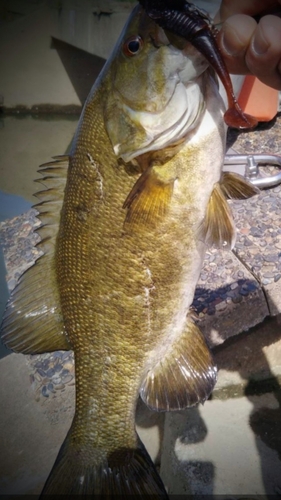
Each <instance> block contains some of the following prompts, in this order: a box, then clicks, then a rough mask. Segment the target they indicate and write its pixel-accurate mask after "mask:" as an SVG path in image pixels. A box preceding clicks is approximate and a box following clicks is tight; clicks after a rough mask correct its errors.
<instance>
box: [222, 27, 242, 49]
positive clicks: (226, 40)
mask: <svg viewBox="0 0 281 500" xmlns="http://www.w3.org/2000/svg"><path fill="white" fill-rule="evenodd" d="M220 45H221V47H222V49H223V50H224V51H225V52H226V54H228V55H229V56H237V55H238V54H240V52H241V50H242V49H243V43H242V42H241V40H240V38H239V37H238V36H237V33H236V31H235V30H234V29H233V28H232V27H231V26H230V25H228V24H227V23H225V24H224V27H223V33H222V34H221V39H220Z"/></svg>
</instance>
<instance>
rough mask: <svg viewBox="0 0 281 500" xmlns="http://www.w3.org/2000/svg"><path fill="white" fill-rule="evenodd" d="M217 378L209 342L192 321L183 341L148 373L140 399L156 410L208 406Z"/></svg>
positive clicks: (178, 340)
mask: <svg viewBox="0 0 281 500" xmlns="http://www.w3.org/2000/svg"><path fill="white" fill-rule="evenodd" d="M216 378H217V369H216V367H215V365H214V362H213V358H212V355H211V353H210V351H209V348H208V346H207V344H206V341H205V338H204V336H203V335H202V333H201V332H200V330H199V328H198V327H197V326H196V325H195V324H194V323H192V321H191V320H190V319H188V320H187V323H186V327H185V330H184V332H183V333H182V335H181V337H180V339H177V340H176V342H175V344H174V345H173V346H172V347H171V349H169V350H168V352H167V354H166V356H164V358H163V359H161V361H159V362H158V363H157V365H156V366H155V367H154V368H153V369H152V370H151V371H149V372H148V374H147V377H146V378H145V380H144V381H143V383H142V386H141V389H140V396H141V398H142V399H143V401H144V402H145V403H146V404H147V406H148V407H149V408H151V409H153V410H158V411H169V410H181V409H184V408H188V407H190V406H193V405H196V404H197V403H202V402H204V401H205V400H206V399H207V398H208V397H209V395H210V393H211V391H212V390H213V387H214V385H215V383H216Z"/></svg>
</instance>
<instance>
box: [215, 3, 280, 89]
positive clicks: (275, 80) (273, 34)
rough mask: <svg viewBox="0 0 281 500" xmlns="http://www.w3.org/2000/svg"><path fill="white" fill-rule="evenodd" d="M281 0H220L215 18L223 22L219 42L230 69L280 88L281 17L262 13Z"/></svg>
mask: <svg viewBox="0 0 281 500" xmlns="http://www.w3.org/2000/svg"><path fill="white" fill-rule="evenodd" d="M280 4H281V0H279V1H278V0H222V2H221V7H220V11H219V13H218V15H217V17H216V19H215V22H218V21H221V22H223V25H222V28H221V30H220V32H219V35H218V42H219V46H220V48H221V52H222V55H223V58H224V60H225V62H226V65H227V67H228V70H229V72H230V73H234V74H247V73H252V74H254V75H255V76H257V77H258V78H259V79H260V80H261V81H262V82H264V83H265V84H267V85H269V86H271V87H274V88H276V89H278V90H281V19H280V18H279V17H277V16H274V15H264V16H263V17H261V19H260V21H259V23H257V22H256V21H255V20H254V19H253V17H251V16H257V15H261V14H263V13H264V12H265V11H266V10H268V9H270V8H274V7H278V6H280V9H281V5H280Z"/></svg>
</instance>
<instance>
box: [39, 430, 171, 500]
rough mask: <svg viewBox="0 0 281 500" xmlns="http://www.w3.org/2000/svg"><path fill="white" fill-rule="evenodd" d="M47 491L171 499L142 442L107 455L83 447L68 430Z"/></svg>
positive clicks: (53, 493)
mask: <svg viewBox="0 0 281 500" xmlns="http://www.w3.org/2000/svg"><path fill="white" fill-rule="evenodd" d="M45 495H91V497H92V498H97V499H112V500H113V499H115V498H117V499H118V498H122V499H123V498H127V497H128V498H135V497H136V498H138V497H140V498H143V497H145V498H147V499H149V498H151V499H155V500H156V499H159V500H160V499H162V500H168V496H167V493H166V490H165V488H164V485H163V483H162V481H161V479H160V476H159V475H158V473H157V471H156V468H155V465H154V464H153V462H152V460H151V458H150V457H149V455H148V453H147V451H146V450H145V448H144V446H143V445H142V443H141V442H139V446H138V448H137V449H124V448H120V449H117V450H116V451H115V452H114V453H112V454H111V455H108V456H106V453H104V452H103V450H100V449H97V448H93V447H92V446H90V445H89V444H88V445H86V446H84V447H83V448H81V447H80V446H78V445H77V444H76V443H75V442H74V440H73V439H72V436H71V431H70V432H69V433H68V435H67V437H66V439H65V441H64V443H63V445H62V447H61V449H60V452H59V454H58V457H57V459H56V462H55V464H54V466H53V469H52V471H51V473H50V475H49V477H48V479H47V482H46V484H45V486H44V489H43V491H42V493H41V497H40V498H42V496H45Z"/></svg>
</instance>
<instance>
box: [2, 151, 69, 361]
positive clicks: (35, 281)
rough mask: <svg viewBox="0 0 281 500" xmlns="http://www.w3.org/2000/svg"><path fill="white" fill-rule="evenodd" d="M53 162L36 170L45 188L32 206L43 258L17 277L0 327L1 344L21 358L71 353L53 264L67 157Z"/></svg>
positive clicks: (58, 158)
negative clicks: (54, 353)
mask: <svg viewBox="0 0 281 500" xmlns="http://www.w3.org/2000/svg"><path fill="white" fill-rule="evenodd" d="M56 158H57V159H56V161H53V162H50V163H46V164H44V165H42V166H41V167H40V169H39V172H40V173H42V174H43V175H44V176H45V177H44V178H43V182H46V185H47V186H48V189H46V190H45V191H41V192H40V195H39V198H40V199H41V200H42V199H43V200H44V201H43V202H41V203H39V204H37V205H36V209H37V210H38V211H39V215H38V218H39V219H40V220H41V222H42V224H41V226H40V228H39V229H38V233H39V235H40V237H41V242H40V243H39V244H38V245H37V247H38V248H39V249H40V250H42V251H43V252H44V255H42V256H41V257H39V259H38V260H37V261H36V263H35V264H34V265H33V266H32V267H31V268H29V269H28V270H27V271H26V272H25V273H24V274H23V275H22V276H21V278H20V280H19V283H18V284H17V286H16V287H15V289H14V290H13V292H12V293H11V296H10V299H9V301H8V305H7V308H6V311H5V313H4V316H3V323H2V326H1V330H2V332H3V333H2V340H3V342H4V343H5V344H6V345H7V346H8V347H9V348H10V349H13V350H14V351H16V352H22V353H24V354H37V353H38V354H39V353H43V352H47V351H56V350H69V349H71V345H70V343H69V342H68V339H67V337H66V335H65V332H64V326H63V320H62V315H61V311H60V305H59V293H58V289H57V283H56V274H55V264H54V252H55V241H56V237H57V233H58V227H59V222H60V211H61V207H62V203H63V192H64V188H65V183H66V175H67V168H68V157H67V156H63V157H56ZM47 200H48V201H47Z"/></svg>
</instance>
